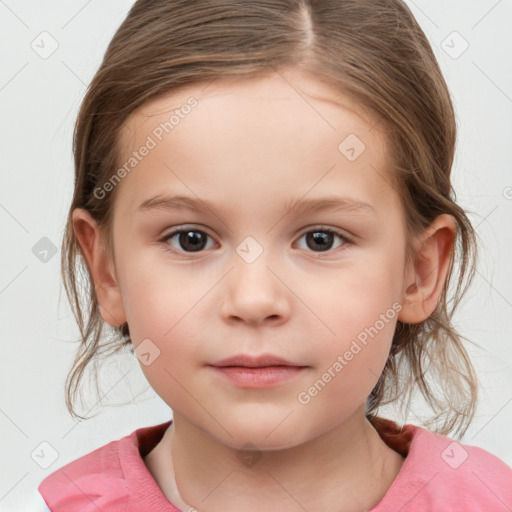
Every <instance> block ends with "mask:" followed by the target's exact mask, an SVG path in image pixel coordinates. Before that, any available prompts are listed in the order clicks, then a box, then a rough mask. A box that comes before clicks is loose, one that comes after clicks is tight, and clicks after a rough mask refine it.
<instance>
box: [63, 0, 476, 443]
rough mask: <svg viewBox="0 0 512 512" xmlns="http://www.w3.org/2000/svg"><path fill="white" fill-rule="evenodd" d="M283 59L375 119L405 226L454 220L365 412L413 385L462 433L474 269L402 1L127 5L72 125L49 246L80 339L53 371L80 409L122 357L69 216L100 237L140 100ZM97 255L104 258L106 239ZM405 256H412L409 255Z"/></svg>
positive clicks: (436, 89)
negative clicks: (90, 221) (102, 373)
mask: <svg viewBox="0 0 512 512" xmlns="http://www.w3.org/2000/svg"><path fill="white" fill-rule="evenodd" d="M286 67H293V68H297V69H301V70H303V71H306V72H311V73H313V76H315V77H316V78H318V79H321V80H324V81H325V82H326V83H328V84H331V85H333V86H334V87H336V88H337V89H338V90H339V91H340V92H342V93H343V94H345V95H347V96H348V97H351V98H353V99H354V100H355V101H356V102H357V104H358V105H361V106H362V107H363V108H366V109H368V111H369V112H372V113H373V114H375V116H376V119H378V120H379V123H383V124H382V125H381V126H383V127H384V128H385V133H386V135H387V139H388V144H389V150H390V151H389V152H390V155H392V159H393V162H390V165H391V166H392V169H393V173H394V176H395V178H396V182H397V184H398V187H399V189H400V195H401V198H402V202H403V206H404V211H405V214H406V219H407V229H408V234H409V235H412V234H414V233H418V232H420V231H421V230H422V229H424V228H425V227H426V226H428V225H429V224H430V223H431V222H432V221H433V220H434V219H435V217H436V216H438V215H439V214H442V213H448V214H451V215H452V216H453V217H454V218H455V220H456V223H457V237H456V241H455V248H454V254H453V256H452V260H451V263H450V268H449V273H448V277H447V280H446V283H445V286H444V289H443V293H442V296H441V298H440V300H439V302H438V304H437V307H436V310H435V311H434V313H433V314H432V315H431V316H430V318H428V319H427V320H425V321H424V322H422V323H418V324H404V323H401V322H398V324H397V328H396V332H395V334H394V338H393V344H392V348H391V351H390V354H389V358H388V360H387V363H386V366H385V368H384V371H383V373H382V374H381V376H380V378H379V381H378V383H377V385H376V386H375V388H374V389H373V391H372V393H371V395H370V397H369V398H368V401H367V410H366V413H367V417H368V419H370V420H373V419H374V418H375V417H376V412H377V410H378V408H379V407H381V406H382V405H385V404H389V403H392V402H395V401H396V400H400V401H401V402H402V405H405V407H408V406H409V404H410V400H411V397H412V396H413V391H415V390H418V389H419V391H420V392H421V394H422V395H423V397H424V399H425V400H426V402H427V403H428V405H429V406H430V408H431V409H432V412H433V416H432V417H431V418H430V419H428V420H427V421H424V423H425V424H426V425H427V426H428V428H430V429H432V430H434V431H436V432H438V433H442V434H445V435H446V434H448V433H449V432H451V431H452V430H453V429H454V428H455V427H458V432H459V433H460V434H461V435H462V434H463V433H464V432H465V431H466V429H467V427H468V426H469V424H470V422H471V420H472V417H473V415H474V412H475V408H476V403H477V389H478V388H477V380H476V375H475V372H474V370H473V367H472V365H471V362H470V360H469V357H468V355H467V352H466V350H465V348H464V346H463V344H462V338H461V336H460V335H459V334H458V333H457V332H456V330H455V329H454V328H453V326H452V324H451V316H452V314H453V311H454V310H455V308H456V306H457V305H458V303H459V301H460V299H461V297H462V295H463V293H464V291H465V290H466V288H467V286H468V285H469V284H470V282H471V279H472V276H473V272H474V266H473V262H474V257H475V256H476V238H475V233H474V231H473V228H472V226H471V223H470V221H469V220H468V218H467V216H466V214H465V212H464V210H463V209H462V208H460V207H459V206H458V205H457V204H456V203H455V194H454V192H453V189H452V186H451V182H450V172H451V167H452V163H453V157H454V151H455V139H456V124H455V115H454V110H453V105H452V102H451V99H450V94H449V91H448V88H447V85H446V82H445V80H444V78H443V76H442V73H441V71H440V69H439V65H438V63H437V61H436V58H435V56H434V54H433V52H432V48H431V46H430V44H429V42H428V40H427V38H426V36H425V34H424V32H423V31H422V29H421V28H420V26H419V25H418V23H417V21H416V20H415V18H414V16H413V15H412V13H411V11H410V10H409V8H408V7H407V6H406V5H405V4H404V3H403V2H402V1H401V0H258V1H254V2H253V1H250V2H249V1H243V0H172V1H170V0H165V1H163V0H162V1H158V0H138V1H137V2H136V3H135V4H134V5H133V7H132V8H131V10H130V12H129V13H128V15H127V17H126V19H125V20H124V21H123V23H122V24H121V26H120V27H119V29H118V30H117V32H116V34H115V35H114V37H113V39H112V41H111V42H110V44H109V46H108V48H107V51H106V53H105V56H104V59H103V62H102V64H101V66H100V68H99V70H98V71H97V73H96V75H95V76H94V78H93V80H92V82H91V84H90V85H89V88H88V90H87V93H86V95H85V98H84V100H83V102H82V105H81V108H80V112H79V115H78V119H77V121H76V125H75V130H74V140H73V151H74V159H75V173H76V174H75V187H74V195H73V200H72V203H71V206H70V210H69V216H68V220H67V225H66V229H65V234H64V238H63V244H62V275H63V280H64V285H65V289H66V293H67V295H68V297H69V300H70V302H71V306H72V309H73V313H74V315H75V318H76V320H77V323H78V326H79V329H80V334H81V339H80V341H79V343H80V345H79V348H78V351H77V354H76V358H75V361H74V364H73V367H72V369H71V371H70V373H69V375H68V378H67V380H66V405H67V407H68V410H69V411H70V412H71V414H72V415H75V416H79V415H78V414H77V413H76V412H75V410H74V399H75V396H76V393H77V391H78V390H79V387H80V381H81V379H82V376H83V374H84V370H85V369H86V367H87V366H88V364H89V363H90V362H91V361H93V360H95V359H96V358H97V357H99V356H101V355H103V354H106V353H107V352H108V353H109V354H113V353H116V352H118V351H119V350H121V349H123V348H125V347H127V348H130V350H131V351H132V352H133V346H132V345H131V340H130V337H129V336H130V335H129V329H128V325H127V324H124V325H123V326H120V327H116V328H112V327H111V326H108V325H107V324H105V323H104V322H103V319H102V317H101V315H100V311H99V304H98V301H97V298H96V295H95V291H94V284H93V282H92V279H91V276H90V274H89V270H88V268H87V265H86V263H85V260H84V258H83V254H82V253H81V249H80V246H79V244H78V241H77V238H76V236H75V233H74V231H73V226H72V221H71V214H72V211H73V210H74V209H75V208H84V209H86V210H88V211H89V212H90V214H91V215H92V217H93V218H94V219H95V220H96V221H97V222H98V224H99V226H100V227H101V229H102V231H103V232H104V233H105V236H106V240H107V245H109V243H110V240H111V237H110V236H109V235H110V232H109V229H110V220H111V213H112V205H113V202H114V199H115V196H116V194H115V192H116V189H115V188H114V190H113V191H112V192H111V193H110V194H108V195H107V196H106V197H104V198H101V199H99V198H98V197H97V195H95V194H94V190H95V189H97V187H104V185H105V183H106V182H107V181H108V180H109V178H111V177H112V176H113V174H114V173H115V171H116V169H117V168H118V166H119V165H120V163H119V162H120V159H119V154H118V153H119V141H118V138H119V132H120V129H121V127H122V125H123V123H124V122H125V120H126V119H127V117H128V116H129V115H130V113H132V112H133V111H134V110H135V109H136V108H138V107H139V106H141V105H142V104H143V103H145V102H147V101H148V100H149V99H155V98H156V97H157V96H159V95H162V94H164V93H170V92H172V91H176V90H178V88H182V87H186V86H187V85H192V84H197V83H199V82H204V83H207V82H210V81H213V80H215V79H216V78H218V77H226V76H233V77H235V76H238V77H247V78H250V77H256V76H258V75H262V74H266V73H269V72H272V71H273V70H277V69H280V68H286ZM409 238H410V237H409ZM409 249H410V247H409V248H408V250H409ZM107 250H108V251H109V252H110V253H111V248H110V246H109V247H107ZM408 257H411V258H413V257H414V254H413V253H412V252H411V251H410V250H409V252H408ZM456 264H457V265H458V272H457V274H458V279H457V280H456V282H455V289H454V290H453V294H452V298H451V299H450V300H451V301H452V302H451V304H449V299H448V289H449V286H450V283H451V280H452V274H453V267H454V265H456ZM457 274H456V275H457ZM105 328H106V329H107V333H106V335H105V333H104V329H105ZM105 338H106V340H105ZM80 417H81V416H80Z"/></svg>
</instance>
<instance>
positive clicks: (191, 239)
mask: <svg viewBox="0 0 512 512" xmlns="http://www.w3.org/2000/svg"><path fill="white" fill-rule="evenodd" d="M201 238H202V234H200V233H198V232H197V231H187V232H183V233H181V234H180V244H181V246H182V247H183V248H184V249H187V248H189V249H190V248H191V249H192V250H193V251H194V250H195V251H197V250H201V249H202V248H203V246H204V242H205V241H204V240H201ZM187 246H188V247H187Z"/></svg>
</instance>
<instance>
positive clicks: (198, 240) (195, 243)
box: [159, 228, 211, 253]
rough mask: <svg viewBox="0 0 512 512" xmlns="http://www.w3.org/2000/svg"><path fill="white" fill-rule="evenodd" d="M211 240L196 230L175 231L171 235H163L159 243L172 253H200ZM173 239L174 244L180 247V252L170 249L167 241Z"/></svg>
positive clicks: (202, 232)
mask: <svg viewBox="0 0 512 512" xmlns="http://www.w3.org/2000/svg"><path fill="white" fill-rule="evenodd" d="M208 238H211V237H210V236H209V235H208V234H206V233H205V232H204V231H200V230H198V229H194V228H189V229H186V228H185V229H176V230H174V231H171V233H169V234H167V235H165V236H164V237H163V238H161V239H160V240H159V241H160V242H162V243H163V244H164V247H165V249H166V250H168V251H170V252H173V253H195V252H200V251H202V250H203V249H204V248H205V245H206V243H207V241H208ZM173 239H175V241H176V243H177V244H178V245H180V246H181V248H182V250H180V249H174V248H171V247H170V245H171V244H170V243H169V241H172V240H173Z"/></svg>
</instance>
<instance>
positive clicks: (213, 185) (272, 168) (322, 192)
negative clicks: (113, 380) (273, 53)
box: [97, 71, 407, 449]
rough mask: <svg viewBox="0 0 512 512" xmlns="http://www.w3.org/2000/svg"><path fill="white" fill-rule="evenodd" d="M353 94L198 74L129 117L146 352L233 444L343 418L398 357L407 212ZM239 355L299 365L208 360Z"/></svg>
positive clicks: (117, 232)
mask: <svg viewBox="0 0 512 512" xmlns="http://www.w3.org/2000/svg"><path fill="white" fill-rule="evenodd" d="M190 98H194V99H193V100H189V99H190ZM187 100H189V101H188V102H187ZM356 108H357V106H355V105H353V104H351V103H350V102H349V100H348V99H347V98H344V97H343V96H340V95H339V94H336V93H335V91H334V90H332V89H330V88H329V87H328V86H326V85H324V84H322V83H321V82H318V81H317V80H315V79H314V78H312V77H311V76H309V75H306V74H303V73H299V72H290V71H289V72H287V73H286V74H284V73H279V74H277V73H274V74H272V75H268V76H267V77H265V78H261V79H251V80H237V81H235V80H233V81H229V80H220V79H219V80H216V81H214V82H213V83H211V84H210V85H207V84H202V85H201V86H194V87H189V88H186V89H183V90H181V91H179V92H178V93H176V92H175V93H172V94H169V95H166V96H163V97H161V98H159V99H158V100H153V101H152V102H149V103H147V104H145V105H143V107H141V108H140V109H139V110H138V111H136V112H134V113H133V114H132V115H131V116H130V118H129V119H128V121H127V123H126V125H125V127H124V128H123V131H122V134H121V135H122V138H121V142H122V154H121V158H122V162H123V164H124V163H126V164H127V165H126V166H125V172H122V171H121V172H119V173H118V177H121V182H120V183H119V184H117V185H113V186H114V187H115V186H117V187H119V189H118V190H117V191H116V193H118V195H117V197H116V202H115V206H114V216H113V247H114V254H115V275H116V278H117V283H118V286H119V291H120V295H119V297H120V304H122V306H121V310H122V311H123V315H125V317H126V320H127V321H128V324H129V326H130V333H131V337H132V341H133V344H134V346H135V348H136V352H137V355H138V356H139V359H140V360H141V368H142V370H143V372H144V374H145V375H146V377H147V379H148V381H149V383H150V384H151V386H152V387H153V388H154V390H155V391H156V392H157V393H158V395H159V396H160V397H161V398H162V399H163V400H164V401H165V402H166V403H167V404H168V405H169V406H170V407H171V408H172V410H173V412H174V416H175V418H178V417H179V418H180V420H181V421H186V422H190V423H191V424H193V425H194V426H196V427H197V428H199V429H201V430H202V431H203V432H207V433H208V434H209V435H211V436H213V437H214V438H216V439H217V440H219V441H221V442H222V443H224V444H226V445H229V446H232V447H234V448H235V447H236V448H240V447H242V446H244V445H245V444H246V443H248V442H252V443H254V444H255V445H256V446H258V447H259V448H261V449H272V448H287V447H292V446H295V445H298V444H300V443H304V442H306V441H308V440H310V439H313V438H314V437H316V436H318V435H320V434H322V433H324V432H327V431H328V430H330V429H332V428H334V427H336V426H338V425H341V424H342V423H344V422H345V421H347V420H348V418H349V417H350V416H351V415H353V414H354V413H355V412H356V411H359V412H361V407H362V406H363V404H364V403H365V400H366V398H367V396H368V395H369V393H370V392H371V390H372V388H373V387H374V386H375V384H376V382H377V380H378V378H379V376H380V374H381V372H382V369H383V367H384V364H385V362H386V359H387V357H388V353H389V350H390V347H391V341H392V337H393V332H394V329H395V325H396V321H397V318H398V315H399V310H400V308H401V301H402V299H403V297H404V293H405V292H404V290H405V288H406V287H407V283H406V282H405V280H404V276H405V241H406V239H405V220H404V214H403V211H402V208H401V205H400V202H399V197H398V195H397V193H396V191H395V190H394V189H393V188H392V187H391V186H390V183H391V174H390V170H389V169H388V167H387V165H388V162H389V161H390V158H389V155H388V153H387V147H386V143H385V139H384V135H383V133H382V132H380V131H379V126H376V125H375V120H372V119H369V118H366V117H360V115H363V112H362V111H359V115H358V114H356V112H355V111H354V109H356ZM175 109H177V112H172V111H173V110H175ZM123 164H122V165H123ZM123 176H124V177H123ZM112 182H113V183H114V181H112ZM97 193H101V192H100V191H97ZM177 196H180V197H183V198H185V197H186V198H187V199H180V200H177V199H173V198H176V197H177ZM207 204H208V205H209V206H210V207H209V208H208V207H207V206H206V205H207ZM289 206H295V207H296V208H295V209H294V210H292V211H289V212H287V207H289ZM178 230H185V232H184V233H181V234H179V233H178V234H176V232H177V231H178ZM187 233H188V235H187ZM139 345H140V347H139ZM138 347H139V348H138ZM237 355H247V356H254V357H257V356H260V355H272V356H275V357H279V358H282V359H285V360H287V361H289V362H291V363H293V364H294V365H298V366H301V367H302V368H300V369H296V370H294V371H289V372H284V373H283V375H284V378H283V379H282V380H278V381H277V382H274V383H270V384H269V383H267V385H266V386H263V384H261V382H259V383H258V382H256V383H255V384H254V386H253V387H249V386H250V384H247V383H246V382H245V381H243V380H241V381H232V380H230V379H229V378H227V377H226V372H223V371H221V370H219V369H218V368H214V367H212V366H211V365H213V364H214V363H215V362H218V361H220V360H222V359H225V358H229V357H232V356H237ZM251 371H252V372H254V370H248V371H247V373H248V372H251ZM262 373H263V372H262V371H261V370H260V371H259V374H260V375H261V374H262ZM239 375H240V373H239ZM242 377H243V375H242ZM242 377H240V378H242Z"/></svg>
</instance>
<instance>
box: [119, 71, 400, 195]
mask: <svg viewBox="0 0 512 512" xmlns="http://www.w3.org/2000/svg"><path fill="white" fill-rule="evenodd" d="M192 105H193V106H192ZM381 125H382V123H380V124H379V123H378V119H377V118H376V117H375V116H373V115H372V114H371V113H369V112H368V111H367V110H365V109H363V107H362V106H361V105H359V104H357V103H356V102H354V101H353V100H351V99H350V98H349V97H348V96H345V95H343V94H342V93H341V92H340V91H338V90H336V89H335V88H333V87H332V86H330V85H328V84H326V83H325V82H322V81H319V80H317V79H315V78H314V77H312V76H310V75H308V74H305V73H301V72H296V71H287V72H279V73H277V72H275V73H271V74H268V75H266V76H262V77H258V78H250V79H247V78H238V77H235V78H233V77H230V78H222V79H216V80H214V81H213V82H206V83H199V84H194V85H192V86H187V87H183V88H181V89H179V90H176V91H172V92H170V93H166V94H163V95H161V96H160V97H158V98H156V99H153V100H150V101H148V102H147V103H145V104H143V105H142V106H141V107H139V108H138V109H137V110H135V111H134V112H132V114H131V115H130V116H129V118H128V119H127V120H126V122H125V124H124V126H123V128H122V130H121V133H120V141H119V142H120V144H119V153H120V156H121V158H120V160H121V164H122V163H126V162H128V160H129V159H130V158H132V157H133V152H134V151H137V150H138V149H139V148H143V147H144V146H149V145H151V146H152V148H151V150H150V151H145V153H146V156H144V157H143V158H141V159H140V160H139V161H137V162H136V165H135V166H134V167H133V171H131V172H129V176H127V179H123V183H122V187H121V188H124V189H126V190H125V191H123V192H122V193H123V194H124V195H125V196H126V197H128V198H129V199H130V200H129V201H128V202H129V203H130V204H135V203H136V202H137V203H140V202H141V199H143V196H147V195H148V194H150V193H153V194H154V193H156V192H161V190H160V189H163V188H165V187H166V186H167V185H170V184H172V185H177V186H178V187H181V190H182V191H187V190H186V188H187V184H188V185H190V186H189V187H188V188H189V189H190V187H194V192H197V195H198V196H201V197H205V196H206V195H210V197H212V195H211V194H215V195H216V196H217V198H218V199H219V200H223V199H227V198H229V194H230V190H232V191H233V194H234V193H235V192H234V190H235V189H236V194H237V195H238V196H241V195H242V196H243V195H244V194H245V195H246V197H249V196H250V195H254V194H255V193H256V189H257V187H258V184H262V183H263V182H265V183H266V184H267V185H268V187H271V188H272V190H275V191H277V192H278V191H279V190H282V192H283V193H285V192H289V194H288V195H296V193H300V192H302V193H304V192H305V190H306V189H307V188H313V187H315V186H316V185H315V183H317V182H319V179H321V178H322V176H323V175H325V176H326V177H325V178H322V179H321V181H322V183H321V184H322V185H323V186H324V189H325V187H327V188H329V187H330V186H331V185H334V182H336V183H340V181H339V180H340V179H341V180H343V182H344V183H345V184H347V183H348V182H350V181H352V182H354V181H355V179H356V177H357V178H358V179H361V178H362V177H364V179H365V180H366V181H367V182H368V185H369V186H370V188H374V189H375V188H378V187H379V186H380V187H382V186H386V185H387V186H388V187H389V184H390V182H391V180H390V177H389V175H388V173H389V171H388V169H387V167H388V162H389V159H388V148H387V145H386V139H385V136H384V133H383V132H382V131H381V130H380V129H381V128H382V126H381ZM150 140H151V143H150V144H148V141H150ZM351 152H352V153H351ZM354 152H355V157H356V158H354ZM359 155H360V156H359ZM333 166H335V167H336V169H335V172H328V171H329V169H331V168H333ZM171 171H172V172H171ZM379 179H380V181H384V183H378V181H379ZM330 184H331V185H330ZM294 188H297V190H292V189H294ZM205 191H208V194H206V193H205ZM188 192H190V190H188ZM375 192H376V193H379V191H378V190H375Z"/></svg>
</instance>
